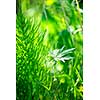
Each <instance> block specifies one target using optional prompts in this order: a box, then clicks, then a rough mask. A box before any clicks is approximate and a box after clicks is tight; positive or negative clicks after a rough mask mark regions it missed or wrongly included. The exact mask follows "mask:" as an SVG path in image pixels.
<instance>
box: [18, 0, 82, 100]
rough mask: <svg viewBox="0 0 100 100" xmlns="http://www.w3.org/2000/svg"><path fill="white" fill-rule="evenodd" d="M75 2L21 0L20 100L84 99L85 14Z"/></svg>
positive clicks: (19, 19)
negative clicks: (83, 16)
mask: <svg viewBox="0 0 100 100" xmlns="http://www.w3.org/2000/svg"><path fill="white" fill-rule="evenodd" d="M19 1H20V0H19ZM69 1H70V2H69ZM76 1H78V0H76ZM30 2H31V3H30ZM73 2H75V0H73V1H72V0H63V1H62V0H46V1H45V2H44V1H43V0H36V1H34V0H33V1H32V0H29V1H27V0H21V2H20V4H19V5H21V7H20V12H19V13H17V15H16V99H17V100H82V99H83V68H82V67H83V51H82V46H83V33H82V13H81V12H80V8H79V4H78V2H77V3H76V4H77V5H76V6H75V5H74V3H73ZM27 5H28V6H27ZM33 5H34V6H33ZM18 11H19V10H18Z"/></svg>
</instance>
